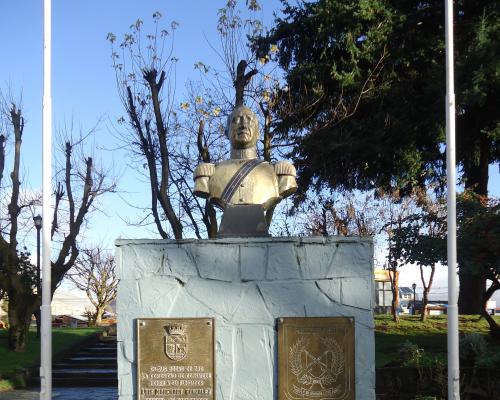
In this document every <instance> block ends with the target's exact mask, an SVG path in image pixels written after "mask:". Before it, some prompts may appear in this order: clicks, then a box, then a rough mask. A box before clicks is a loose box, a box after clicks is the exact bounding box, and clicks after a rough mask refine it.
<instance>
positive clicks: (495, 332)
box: [481, 280, 500, 340]
mask: <svg viewBox="0 0 500 400" xmlns="http://www.w3.org/2000/svg"><path fill="white" fill-rule="evenodd" d="M498 289H500V281H498V280H495V281H493V282H492V284H491V286H490V287H489V288H488V289H487V290H486V292H484V294H483V298H482V301H481V310H482V311H481V315H482V316H483V317H484V318H485V319H486V321H487V322H488V325H489V326H490V334H491V335H492V336H493V337H494V338H495V339H497V340H500V326H498V324H497V322H496V321H495V319H494V318H493V317H492V316H491V315H490V314H489V313H488V310H486V303H487V302H488V300H489V299H490V298H491V296H493V293H495V292H496V291H497V290H498Z"/></svg>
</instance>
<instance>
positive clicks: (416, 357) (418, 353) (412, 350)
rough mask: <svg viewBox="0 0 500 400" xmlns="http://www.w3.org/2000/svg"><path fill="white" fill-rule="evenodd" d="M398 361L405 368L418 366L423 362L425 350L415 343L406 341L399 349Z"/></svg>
mask: <svg viewBox="0 0 500 400" xmlns="http://www.w3.org/2000/svg"><path fill="white" fill-rule="evenodd" d="M397 353H398V361H399V362H400V363H401V364H402V365H404V366H418V365H420V362H421V361H422V357H423V355H424V349H422V348H420V347H418V345H416V344H415V343H411V342H410V341H408V340H407V341H405V342H404V343H403V344H401V345H400V346H399V348H398V349H397Z"/></svg>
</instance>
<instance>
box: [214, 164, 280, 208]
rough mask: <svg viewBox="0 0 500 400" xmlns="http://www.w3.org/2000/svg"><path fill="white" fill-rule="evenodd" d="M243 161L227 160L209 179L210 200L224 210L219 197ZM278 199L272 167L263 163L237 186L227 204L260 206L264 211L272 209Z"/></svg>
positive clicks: (276, 181) (276, 184)
mask: <svg viewBox="0 0 500 400" xmlns="http://www.w3.org/2000/svg"><path fill="white" fill-rule="evenodd" d="M243 163H244V160H228V161H225V162H222V163H220V164H217V165H216V166H215V172H214V174H213V175H212V176H211V177H210V181H209V187H210V200H211V201H212V202H213V203H214V204H216V205H218V206H219V207H222V208H224V204H222V202H221V196H222V193H223V192H224V189H225V188H226V186H227V185H228V184H229V183H230V181H231V179H232V178H233V176H234V175H235V174H236V173H237V172H238V170H239V169H240V167H241V166H242V165H243ZM279 199H280V196H279V191H278V179H277V176H276V173H275V171H274V166H273V165H271V164H269V163H268V162H263V163H261V164H259V165H258V166H257V167H255V168H254V169H253V170H252V171H251V172H250V173H249V174H248V175H247V176H246V177H245V178H244V179H243V180H242V181H241V183H240V184H239V185H238V186H237V188H236V190H235V191H234V194H233V195H232V196H231V198H230V200H229V204H232V205H239V204H260V205H262V206H263V207H264V209H268V208H270V207H273V206H274V205H275V204H276V203H277V202H278V201H279Z"/></svg>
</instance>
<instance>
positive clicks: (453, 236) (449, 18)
mask: <svg viewBox="0 0 500 400" xmlns="http://www.w3.org/2000/svg"><path fill="white" fill-rule="evenodd" d="M445 20H446V21H445V41H446V176H447V194H448V195H447V223H448V238H447V252H448V400H459V399H460V366H459V361H458V306H457V300H458V290H457V280H456V271H457V210H456V176H455V168H456V167H455V87H454V86H455V78H454V71H453V0H446V4H445Z"/></svg>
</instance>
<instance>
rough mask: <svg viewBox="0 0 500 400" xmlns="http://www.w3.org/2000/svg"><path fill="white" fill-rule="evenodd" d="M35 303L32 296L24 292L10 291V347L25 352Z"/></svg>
mask: <svg viewBox="0 0 500 400" xmlns="http://www.w3.org/2000/svg"><path fill="white" fill-rule="evenodd" d="M33 309H34V307H33V304H32V302H30V296H24V295H23V293H18V294H11V293H9V338H8V344H9V349H10V350H12V351H14V352H17V353H23V352H24V351H25V350H26V345H27V343H28V331H29V326H30V322H31V316H32V315H33Z"/></svg>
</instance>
